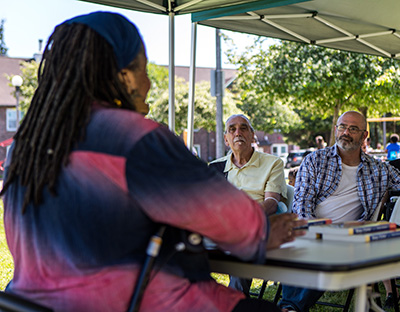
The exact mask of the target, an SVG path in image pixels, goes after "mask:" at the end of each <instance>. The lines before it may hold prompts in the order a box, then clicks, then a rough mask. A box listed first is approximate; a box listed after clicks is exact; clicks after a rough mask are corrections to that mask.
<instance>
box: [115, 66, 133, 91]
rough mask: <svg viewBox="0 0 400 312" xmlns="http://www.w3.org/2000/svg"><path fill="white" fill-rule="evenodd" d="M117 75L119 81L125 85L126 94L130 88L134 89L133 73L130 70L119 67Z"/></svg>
mask: <svg viewBox="0 0 400 312" xmlns="http://www.w3.org/2000/svg"><path fill="white" fill-rule="evenodd" d="M118 77H119V79H120V81H121V83H122V84H123V85H124V86H125V89H126V91H127V92H128V94H131V93H132V90H135V89H136V80H135V75H134V74H133V73H132V72H131V71H130V70H128V69H126V68H123V69H121V71H120V72H119V73H118Z"/></svg>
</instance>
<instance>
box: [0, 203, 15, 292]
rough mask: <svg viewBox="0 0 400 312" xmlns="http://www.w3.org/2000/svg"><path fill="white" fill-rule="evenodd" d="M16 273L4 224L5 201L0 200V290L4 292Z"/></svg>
mask: <svg viewBox="0 0 400 312" xmlns="http://www.w3.org/2000/svg"><path fill="white" fill-rule="evenodd" d="M13 272H14V262H13V259H12V257H11V254H10V251H9V250H8V246H7V241H6V235H5V233H4V223H3V201H2V200H0V290H4V288H5V287H6V286H7V284H8V283H9V282H10V280H11V278H12V276H13Z"/></svg>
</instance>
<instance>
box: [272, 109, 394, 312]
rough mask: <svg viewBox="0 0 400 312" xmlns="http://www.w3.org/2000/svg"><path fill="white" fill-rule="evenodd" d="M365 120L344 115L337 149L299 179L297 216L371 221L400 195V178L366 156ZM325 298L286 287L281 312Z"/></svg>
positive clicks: (312, 159) (323, 152) (309, 160)
mask: <svg viewBox="0 0 400 312" xmlns="http://www.w3.org/2000/svg"><path fill="white" fill-rule="evenodd" d="M366 128H367V122H366V119H365V117H364V116H363V115H362V114H360V113H358V112H355V111H349V112H345V113H344V114H343V115H341V116H340V117H339V118H338V121H337V123H336V126H335V138H336V144H335V145H334V146H332V147H327V148H324V149H320V150H317V151H315V152H313V153H312V154H309V155H308V156H307V157H306V158H305V159H304V160H303V162H302V164H301V165H300V168H299V171H298V173H297V179H296V189H295V195H294V204H293V212H295V213H297V214H298V216H299V217H300V218H304V219H314V218H330V219H332V220H333V222H341V221H352V220H369V219H370V218H371V217H372V215H373V214H374V212H375V209H376V208H377V207H378V204H379V203H380V201H381V200H382V198H383V196H384V193H385V192H386V190H387V189H388V188H393V189H400V172H399V171H398V170H397V169H395V168H394V167H392V166H390V165H389V164H387V163H385V162H382V161H379V160H376V159H374V158H373V157H370V156H369V155H367V154H365V153H364V152H362V151H361V146H362V144H363V142H364V141H365V139H366V137H367V136H368V131H367V130H366ZM323 293H324V292H323V291H319V290H313V289H305V288H299V287H291V286H285V285H283V287H282V300H281V301H280V303H279V306H280V307H281V308H286V309H289V310H296V311H301V312H307V311H309V309H310V307H311V306H313V305H314V304H315V303H316V302H317V300H318V299H319V298H320V297H321V296H322V294H323Z"/></svg>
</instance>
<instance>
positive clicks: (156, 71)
mask: <svg viewBox="0 0 400 312" xmlns="http://www.w3.org/2000/svg"><path fill="white" fill-rule="evenodd" d="M38 68H39V64H38V63H36V62H35V61H32V62H22V63H21V77H22V79H23V84H22V86H21V89H20V90H21V100H20V108H21V111H22V112H24V113H26V111H27V109H28V107H29V105H30V103H31V100H32V97H33V94H34V92H35V90H36V88H37V72H38ZM147 71H148V75H149V78H150V81H151V88H150V92H149V94H148V97H147V103H149V106H150V112H149V115H148V117H149V118H151V119H153V120H155V121H157V122H160V123H164V124H168V101H169V91H168V80H169V77H168V69H167V68H166V67H163V66H159V65H155V64H152V63H149V64H148V67H147ZM8 79H9V81H10V85H11V79H12V76H9V77H8ZM195 88H196V90H195V92H196V96H195V112H194V127H195V128H197V129H198V128H205V129H207V130H209V131H213V130H215V123H216V121H215V112H216V100H215V98H214V97H212V96H211V93H210V83H209V82H199V83H197V84H196V87H195ZM188 98H189V85H188V83H187V82H185V81H184V80H183V79H182V78H178V77H176V78H175V128H176V131H177V133H178V134H181V133H182V132H183V130H185V129H186V128H187V118H188ZM239 112H241V111H240V110H239V109H238V108H237V107H236V100H235V99H234V94H232V93H231V92H229V91H226V92H225V97H224V116H226V117H227V116H229V115H231V114H235V113H239ZM23 115H24V114H23Z"/></svg>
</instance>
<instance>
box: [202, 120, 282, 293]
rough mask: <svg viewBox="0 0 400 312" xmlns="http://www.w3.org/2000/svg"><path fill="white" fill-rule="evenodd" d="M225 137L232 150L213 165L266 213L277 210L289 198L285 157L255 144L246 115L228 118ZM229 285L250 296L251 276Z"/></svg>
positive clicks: (251, 127)
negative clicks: (284, 169)
mask: <svg viewBox="0 0 400 312" xmlns="http://www.w3.org/2000/svg"><path fill="white" fill-rule="evenodd" d="M224 140H225V144H226V145H227V146H229V147H230V149H231V151H230V152H229V153H228V154H227V155H226V156H224V157H221V158H219V159H216V160H215V161H213V162H211V163H210V167H212V168H215V169H216V170H218V171H219V172H221V173H222V174H224V176H225V177H226V179H227V180H228V181H229V182H231V183H232V184H233V185H235V186H236V187H237V188H238V189H240V190H243V191H245V192H246V193H247V194H248V195H249V196H250V197H251V198H253V199H254V200H256V201H258V202H259V203H260V204H261V205H262V206H263V207H264V210H265V211H266V212H267V214H270V215H271V214H274V213H275V212H277V210H278V207H281V206H278V205H279V204H280V201H281V200H285V199H286V198H287V187H286V182H285V175H284V171H283V160H282V159H281V158H280V157H277V156H273V155H270V154H266V153H261V152H258V151H257V150H256V149H255V148H254V147H253V146H252V145H253V144H254V140H255V134H254V129H253V126H252V125H251V123H250V120H249V119H248V118H247V117H246V116H245V115H242V114H238V115H232V116H230V117H229V118H228V119H227V120H226V123H225V133H224ZM281 204H282V203H281ZM284 206H285V205H284ZM229 286H230V287H232V288H235V289H237V290H240V291H243V292H244V293H245V294H246V295H247V296H249V292H250V287H251V279H244V278H238V277H234V276H231V277H230V283H229Z"/></svg>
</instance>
